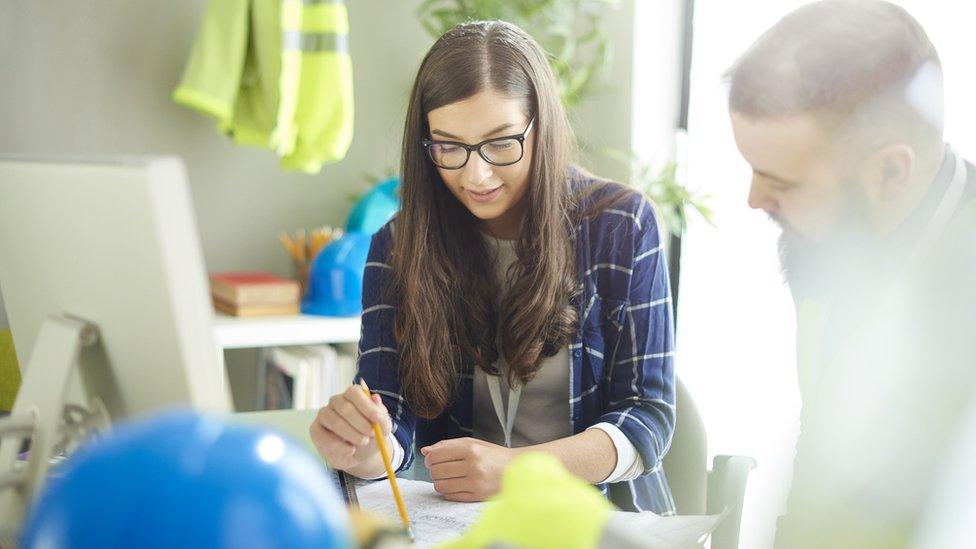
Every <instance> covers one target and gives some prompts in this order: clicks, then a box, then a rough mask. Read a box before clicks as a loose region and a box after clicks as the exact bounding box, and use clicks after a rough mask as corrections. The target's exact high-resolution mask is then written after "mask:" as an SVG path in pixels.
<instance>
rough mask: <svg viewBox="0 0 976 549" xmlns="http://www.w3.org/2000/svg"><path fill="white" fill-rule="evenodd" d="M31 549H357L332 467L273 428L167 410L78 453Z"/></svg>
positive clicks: (55, 489) (52, 490)
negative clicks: (167, 548) (41, 548)
mask: <svg viewBox="0 0 976 549" xmlns="http://www.w3.org/2000/svg"><path fill="white" fill-rule="evenodd" d="M21 542H22V543H21V544H22V546H23V547H28V548H30V547H38V548H40V547H58V548H76V547H78V548H80V547H86V548H87V547H99V548H116V547H228V548H230V547H241V548H245V547H247V548H260V547H272V548H292V547H294V548H298V547H303V548H304V547H316V548H343V549H345V548H348V547H352V538H351V534H350V531H349V519H348V514H347V511H346V508H345V506H344V504H343V502H342V499H341V498H340V497H339V494H338V492H337V490H336V488H335V486H334V485H333V482H332V480H331V477H330V475H329V474H328V472H327V470H326V469H325V467H324V466H323V465H322V464H321V463H320V462H319V461H318V460H317V459H316V458H314V457H313V456H312V455H311V454H309V453H308V452H307V451H306V450H304V449H303V448H301V447H299V446H298V445H297V444H296V443H294V442H292V441H291V440H290V439H288V438H286V437H284V436H282V435H279V434H277V433H275V432H273V431H270V430H265V429H261V428H255V427H245V426H237V425H229V424H227V423H225V422H223V421H221V420H219V419H216V418H213V417H207V416H201V415H198V414H195V413H192V412H169V413H165V414H162V415H160V416H157V417H155V418H151V419H148V420H144V421H140V422H136V423H132V424H129V425H125V426H123V427H121V428H118V429H117V430H116V431H115V432H114V433H113V434H112V435H111V436H109V437H108V438H106V439H102V440H99V441H95V442H92V443H90V444H88V445H87V446H85V447H83V448H81V449H79V450H78V452H76V453H75V454H74V455H73V456H72V457H71V458H70V459H69V460H68V461H67V462H66V463H65V464H64V465H63V466H62V468H61V469H59V470H58V471H57V473H55V474H54V475H52V478H51V479H50V480H49V481H48V484H47V486H46V487H45V489H44V491H43V494H42V495H41V497H40V498H39V499H38V500H37V501H36V504H35V505H34V507H33V509H32V510H31V513H30V515H29V516H28V518H27V521H26V522H25V527H24V531H23V537H22V540H21Z"/></svg>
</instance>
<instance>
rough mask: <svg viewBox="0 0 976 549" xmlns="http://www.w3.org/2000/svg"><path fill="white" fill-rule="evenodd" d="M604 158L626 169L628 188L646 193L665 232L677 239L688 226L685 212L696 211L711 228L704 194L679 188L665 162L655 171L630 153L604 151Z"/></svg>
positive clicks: (672, 167)
mask: <svg viewBox="0 0 976 549" xmlns="http://www.w3.org/2000/svg"><path fill="white" fill-rule="evenodd" d="M606 154H607V156H608V157H610V158H612V159H614V160H617V161H619V162H622V163H624V164H626V165H627V166H628V167H629V168H630V173H631V181H630V184H631V186H633V187H635V188H637V189H639V190H641V191H643V192H644V193H646V194H647V195H648V196H649V197H650V198H651V200H652V201H653V202H654V204H655V205H656V206H657V208H658V211H659V212H660V214H661V218H662V220H663V221H664V226H665V228H667V230H668V232H669V233H671V234H673V235H674V236H678V237H680V236H681V234H682V233H683V232H684V230H685V228H686V227H687V225H688V212H689V211H691V210H692V209H693V210H694V211H696V212H698V215H700V216H701V217H702V219H704V220H705V221H706V222H708V224H710V225H713V226H714V222H713V221H712V217H713V214H712V209H711V208H710V207H709V206H708V200H709V198H710V197H709V196H708V195H703V194H700V193H697V192H694V191H692V190H690V189H688V188H687V187H685V186H684V185H682V184H681V183H680V182H679V181H678V178H677V173H678V166H677V164H675V163H674V162H673V161H672V162H668V163H667V164H665V166H664V167H663V168H661V169H659V170H655V169H654V168H653V166H651V165H650V164H649V163H647V162H643V161H641V159H640V158H638V157H637V155H636V154H634V153H633V152H622V151H617V150H610V151H607V153H606Z"/></svg>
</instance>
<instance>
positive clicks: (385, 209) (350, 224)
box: [346, 177, 400, 234]
mask: <svg viewBox="0 0 976 549" xmlns="http://www.w3.org/2000/svg"><path fill="white" fill-rule="evenodd" d="M399 186H400V180H399V179H398V178H396V177H393V178H390V179H387V180H386V181H383V182H382V183H378V184H377V185H376V186H375V187H373V188H372V189H370V191H369V192H367V193H366V194H364V195H363V197H362V198H360V199H359V200H358V201H357V202H356V204H355V205H354V206H353V207H352V211H351V212H349V219H348V220H347V221H346V231H349V232H358V233H366V234H373V233H375V232H376V231H378V230H380V229H381V228H382V227H383V225H385V224H386V222H387V221H389V220H390V218H392V217H393V215H394V214H396V213H397V211H398V210H399V209H400V198H399V197H397V189H398V188H399Z"/></svg>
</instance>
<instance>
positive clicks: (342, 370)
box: [264, 345, 355, 410]
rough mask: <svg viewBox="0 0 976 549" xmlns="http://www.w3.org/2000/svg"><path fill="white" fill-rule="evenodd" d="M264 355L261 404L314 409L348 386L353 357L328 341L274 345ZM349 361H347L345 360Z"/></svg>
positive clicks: (274, 408) (268, 406) (270, 406)
mask: <svg viewBox="0 0 976 549" xmlns="http://www.w3.org/2000/svg"><path fill="white" fill-rule="evenodd" d="M266 356H267V362H266V364H267V372H266V375H267V377H266V380H265V402H264V408H265V409H268V410H281V409H289V408H290V409H295V410H315V409H318V408H320V407H322V406H325V405H326V404H328V402H329V398H330V397H331V396H332V395H334V394H336V393H340V392H342V390H343V389H345V388H346V387H348V386H349V383H350V382H351V381H350V380H351V379H352V370H353V369H354V368H355V359H354V358H352V357H351V356H350V355H345V354H340V353H338V352H337V351H336V349H335V348H333V347H332V346H331V345H300V346H296V347H276V348H274V349H271V351H270V352H269V353H268V354H267V355H266ZM347 363H348V364H347Z"/></svg>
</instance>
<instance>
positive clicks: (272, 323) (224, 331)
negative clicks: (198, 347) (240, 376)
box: [214, 314, 362, 410]
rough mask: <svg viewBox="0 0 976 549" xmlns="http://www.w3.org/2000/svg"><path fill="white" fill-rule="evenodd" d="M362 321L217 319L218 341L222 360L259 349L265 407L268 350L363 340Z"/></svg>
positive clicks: (261, 398)
mask: <svg viewBox="0 0 976 549" xmlns="http://www.w3.org/2000/svg"><path fill="white" fill-rule="evenodd" d="M361 325H362V322H361V319H360V317H359V316H354V317H325V316H315V315H290V316H263V317H236V316H229V315H223V314H215V316H214V339H215V340H216V341H217V347H218V348H219V350H220V355H221V358H223V354H224V351H225V350H227V349H252V348H256V349H259V351H258V356H257V361H258V379H257V395H256V397H257V398H256V402H257V406H258V409H259V410H261V409H263V408H264V402H265V401H264V397H265V381H266V379H267V377H266V376H267V371H266V368H267V354H266V352H265V349H266V348H267V347H287V346H290V345H321V344H332V343H355V342H357V341H359V336H360V328H361Z"/></svg>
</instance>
